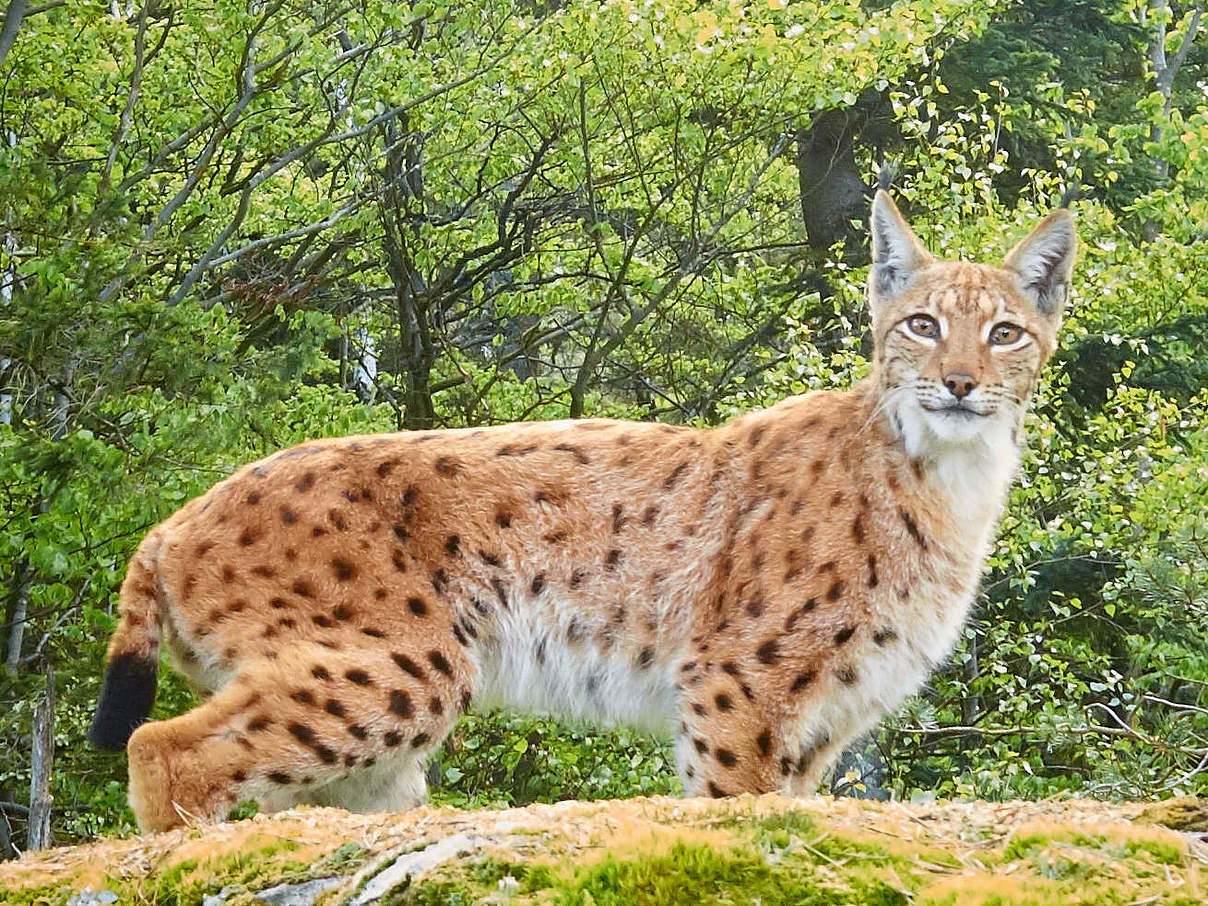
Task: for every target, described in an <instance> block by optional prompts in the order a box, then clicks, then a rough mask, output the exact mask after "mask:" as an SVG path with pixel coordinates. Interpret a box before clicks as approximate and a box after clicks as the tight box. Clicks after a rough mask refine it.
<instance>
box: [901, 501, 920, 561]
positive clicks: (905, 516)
mask: <svg viewBox="0 0 1208 906" xmlns="http://www.w3.org/2000/svg"><path fill="white" fill-rule="evenodd" d="M898 515H899V516H901V517H902V522H903V523H904V524H905V526H906V531H907V532H909V533H910V537H911V538H913V539H914V543H915V544H917V545H918V546H919V547H921V548H923V549H924V550H925V549H926V548H927V539H926V538H924V537H923V533H922V532H920V531H919V525H918V523H917V522H915V521H914V517H913V516H912V515H910V513H909V512H907V511H906V509H905V508H904V507H899V508H898Z"/></svg>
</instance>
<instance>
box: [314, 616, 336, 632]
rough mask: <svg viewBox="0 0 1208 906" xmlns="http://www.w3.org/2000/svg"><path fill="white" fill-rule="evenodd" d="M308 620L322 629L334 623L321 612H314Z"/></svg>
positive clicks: (328, 627)
mask: <svg viewBox="0 0 1208 906" xmlns="http://www.w3.org/2000/svg"><path fill="white" fill-rule="evenodd" d="M310 621H311V622H312V623H314V624H315V625H316V626H319V627H320V628H322V629H330V628H331V627H332V626H334V625H335V623H333V622H332V621H331V619H330V618H328V617H325V616H323V614H321V613H317V614H315V615H314V616H313V617H311V618H310Z"/></svg>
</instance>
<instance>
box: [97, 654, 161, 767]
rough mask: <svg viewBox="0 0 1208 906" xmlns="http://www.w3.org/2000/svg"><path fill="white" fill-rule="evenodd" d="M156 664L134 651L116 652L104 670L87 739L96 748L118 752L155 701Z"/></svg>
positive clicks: (149, 712) (124, 746) (145, 716)
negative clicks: (102, 682) (102, 684)
mask: <svg viewBox="0 0 1208 906" xmlns="http://www.w3.org/2000/svg"><path fill="white" fill-rule="evenodd" d="M158 679H159V664H157V663H156V662H155V661H152V660H149V659H148V658H145V657H139V656H137V655H134V654H119V655H117V656H116V657H115V658H113V660H111V661H110V662H109V666H108V668H107V669H106V670H105V684H104V686H103V687H102V688H101V698H100V701H98V702H97V706H96V715H95V716H94V717H93V718H92V727H91V728H90V729H89V731H88V740H89V742H91V743H92V744H93V745H94V746H96V747H97V748H98V749H111V750H113V751H121V750H122V749H124V748H126V743H127V742H128V741H129V740H130V734H132V733H133V732H134V731H135V730H136V729H138V727H139V726H140V725H142V724H143V723H145V722H146V720H147V718H148V716H150V714H151V706H152V705H154V704H155V686H156V683H157V682H158Z"/></svg>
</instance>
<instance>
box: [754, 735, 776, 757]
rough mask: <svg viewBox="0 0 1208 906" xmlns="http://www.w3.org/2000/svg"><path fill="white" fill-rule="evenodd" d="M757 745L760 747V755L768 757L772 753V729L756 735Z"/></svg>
mask: <svg viewBox="0 0 1208 906" xmlns="http://www.w3.org/2000/svg"><path fill="white" fill-rule="evenodd" d="M755 747H756V748H757V749H759V754H760V757H762V758H767V757H768V756H769V755H771V754H772V731H771V730H767V729H765V730H763V731H762V732H761V733H760V734H759V735H758V736H756V737H755Z"/></svg>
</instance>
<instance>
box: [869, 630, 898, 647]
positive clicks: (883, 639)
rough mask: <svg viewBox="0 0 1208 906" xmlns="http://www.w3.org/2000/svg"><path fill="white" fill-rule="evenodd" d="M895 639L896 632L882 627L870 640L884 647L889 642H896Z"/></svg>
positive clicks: (896, 636)
mask: <svg viewBox="0 0 1208 906" xmlns="http://www.w3.org/2000/svg"><path fill="white" fill-rule="evenodd" d="M897 638H898V633H897V630H896V629H893V628H892V627H890V626H885V627H882V628H881V629H878V630H876V631H875V632H873V634H872V640H873V641H874V642H876V643H877V644H878V645H881V646H885V645H888V644H889V643H890V642H894V641H897Z"/></svg>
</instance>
